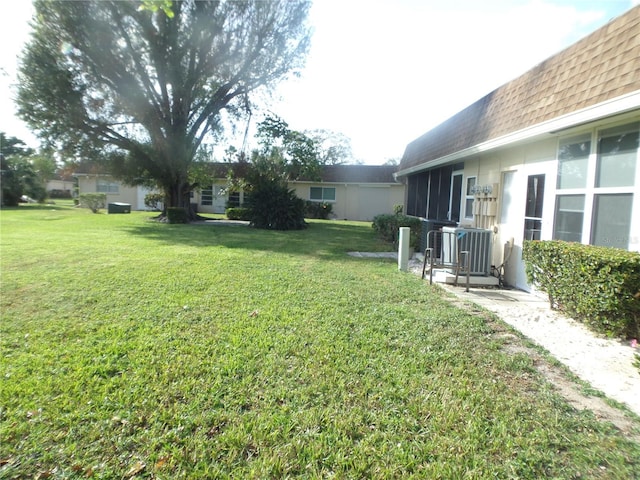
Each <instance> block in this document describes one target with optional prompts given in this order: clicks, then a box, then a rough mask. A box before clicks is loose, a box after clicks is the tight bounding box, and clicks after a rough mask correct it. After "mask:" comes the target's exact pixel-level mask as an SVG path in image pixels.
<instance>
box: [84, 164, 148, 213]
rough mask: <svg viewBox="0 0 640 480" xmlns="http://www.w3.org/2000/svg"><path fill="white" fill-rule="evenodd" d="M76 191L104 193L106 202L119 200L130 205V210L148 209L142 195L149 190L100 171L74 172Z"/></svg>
mask: <svg viewBox="0 0 640 480" xmlns="http://www.w3.org/2000/svg"><path fill="white" fill-rule="evenodd" d="M74 176H75V177H76V179H77V182H78V193H80V194H83V193H105V194H106V195H107V203H112V202H120V203H128V204H129V205H131V210H149V209H148V208H147V206H146V205H145V204H144V197H145V196H146V195H147V194H148V193H150V192H151V190H150V189H149V188H146V187H142V186H135V187H132V186H128V185H124V184H123V183H122V182H120V181H118V180H115V179H114V178H113V177H112V176H111V175H107V174H100V173H77V172H76V173H75V174H74Z"/></svg>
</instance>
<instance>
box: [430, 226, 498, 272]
mask: <svg viewBox="0 0 640 480" xmlns="http://www.w3.org/2000/svg"><path fill="white" fill-rule="evenodd" d="M442 234H443V240H442V258H443V261H444V262H445V263H456V262H457V258H458V252H464V251H468V252H469V255H470V256H471V271H470V274H471V275H484V276H488V275H490V274H491V240H492V238H493V232H492V231H491V230H483V229H480V228H462V227H442Z"/></svg>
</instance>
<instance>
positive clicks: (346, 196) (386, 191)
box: [194, 164, 405, 221]
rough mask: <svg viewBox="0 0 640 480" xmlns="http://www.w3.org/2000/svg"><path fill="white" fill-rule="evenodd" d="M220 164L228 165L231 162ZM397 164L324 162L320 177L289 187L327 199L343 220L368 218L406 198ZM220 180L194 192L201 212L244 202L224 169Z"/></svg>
mask: <svg viewBox="0 0 640 480" xmlns="http://www.w3.org/2000/svg"><path fill="white" fill-rule="evenodd" d="M217 165H221V166H222V167H218V169H220V168H228V167H229V165H225V164H217ZM396 168H397V167H395V166H388V165H325V166H323V167H322V168H321V170H320V177H319V178H318V179H309V178H302V179H299V180H295V181H291V182H289V187H290V188H291V189H292V190H294V191H295V193H296V195H297V196H298V197H300V198H302V199H303V200H310V201H312V202H326V203H330V204H331V206H332V212H333V217H334V218H337V219H341V220H342V219H344V220H365V221H369V220H371V219H373V217H374V216H376V215H378V214H381V213H393V211H394V206H395V205H402V204H403V202H404V196H405V195H404V190H405V186H404V185H403V184H402V183H401V182H399V181H397V180H396V179H395V178H394V173H395V171H396ZM225 172H226V171H225ZM225 172H222V171H221V172H220V173H222V174H220V175H216V176H219V178H218V180H217V181H216V182H215V183H214V184H213V185H211V186H208V187H203V188H201V190H200V191H199V192H196V193H195V195H194V203H197V205H198V211H199V212H208V213H224V209H225V205H227V204H232V205H241V204H242V203H243V202H244V194H243V192H242V191H240V192H230V191H228V188H227V181H226V178H225V175H224V173H225Z"/></svg>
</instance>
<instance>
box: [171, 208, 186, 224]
mask: <svg viewBox="0 0 640 480" xmlns="http://www.w3.org/2000/svg"><path fill="white" fill-rule="evenodd" d="M167 221H168V222H169V223H189V215H188V213H187V209H186V208H184V207H169V208H167Z"/></svg>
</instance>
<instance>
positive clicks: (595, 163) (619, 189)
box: [552, 120, 640, 249]
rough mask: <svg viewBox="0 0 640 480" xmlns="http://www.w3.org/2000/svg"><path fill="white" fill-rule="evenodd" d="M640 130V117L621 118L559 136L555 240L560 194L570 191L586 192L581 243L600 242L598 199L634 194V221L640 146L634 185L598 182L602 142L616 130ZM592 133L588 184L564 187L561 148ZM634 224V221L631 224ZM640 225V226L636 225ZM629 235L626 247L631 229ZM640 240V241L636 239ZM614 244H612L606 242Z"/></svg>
mask: <svg viewBox="0 0 640 480" xmlns="http://www.w3.org/2000/svg"><path fill="white" fill-rule="evenodd" d="M632 132H639V133H638V135H640V121H631V122H630V121H629V120H627V121H625V122H617V123H615V124H607V125H600V126H596V127H593V128H591V129H590V130H589V131H588V132H583V133H582V134H578V135H576V134H573V135H570V136H567V137H561V138H559V139H558V148H557V160H558V161H557V164H558V183H557V184H556V190H555V206H554V219H553V225H554V228H553V234H552V238H553V239H554V240H556V239H558V235H557V232H556V223H557V218H556V217H557V215H558V202H559V198H560V197H563V196H570V195H573V196H575V195H582V196H584V211H583V219H582V232H581V235H580V243H583V244H585V245H596V243H594V242H595V241H596V239H595V226H596V224H597V223H598V219H597V218H596V215H597V214H598V212H597V208H596V207H597V202H598V201H599V199H600V198H601V197H602V196H611V195H629V194H630V195H632V199H631V203H630V205H631V211H630V212H629V217H630V218H631V222H633V213H634V211H635V210H638V208H639V206H640V198H638V197H640V195H638V193H637V192H638V189H639V187H640V147H639V148H638V149H637V151H636V163H635V174H634V175H633V177H634V178H633V181H631V182H630V183H631V184H630V185H623V186H598V175H599V169H600V168H601V158H602V157H601V155H602V152H601V144H602V142H603V140H604V139H607V138H611V137H612V136H613V135H614V134H618V133H632ZM588 135H589V136H590V152H589V156H588V160H587V170H586V177H587V178H586V185H585V186H584V187H573V188H561V187H560V181H559V176H560V148H561V146H562V145H563V144H565V145H566V144H567V143H566V142H568V141H570V140H572V139H579V138H586V137H587V136H588ZM630 227H631V225H630ZM635 228H636V229H637V228H638V227H637V226H636V227H635ZM622 233H623V232H612V235H613V236H616V235H621V234H622ZM625 238H628V239H629V241H628V242H627V245H626V247H624V248H627V249H628V248H630V247H631V244H632V243H634V242H632V239H631V238H630V237H629V233H627V234H626V236H625ZM635 243H637V242H635ZM604 246H610V245H604Z"/></svg>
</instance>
